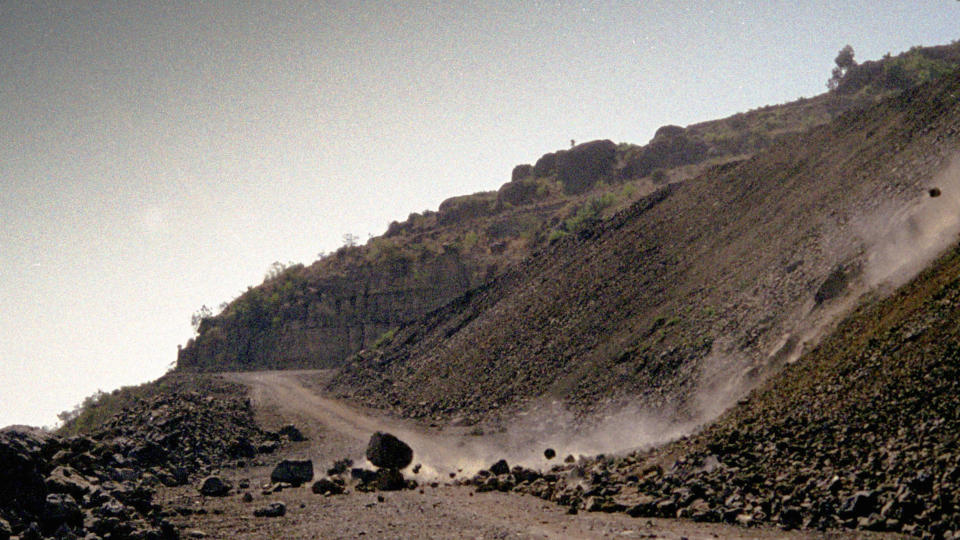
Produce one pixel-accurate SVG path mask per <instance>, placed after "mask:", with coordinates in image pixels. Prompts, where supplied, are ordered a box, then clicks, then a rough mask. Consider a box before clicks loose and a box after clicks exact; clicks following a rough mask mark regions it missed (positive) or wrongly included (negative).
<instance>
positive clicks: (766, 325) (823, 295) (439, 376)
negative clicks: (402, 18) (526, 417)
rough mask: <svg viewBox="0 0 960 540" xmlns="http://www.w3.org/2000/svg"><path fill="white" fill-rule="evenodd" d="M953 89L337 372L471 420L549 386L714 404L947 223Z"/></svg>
mask: <svg viewBox="0 0 960 540" xmlns="http://www.w3.org/2000/svg"><path fill="white" fill-rule="evenodd" d="M958 92H960V75H958V74H957V73H954V74H953V75H951V76H949V77H946V78H943V79H940V80H939V81H938V82H937V83H934V84H930V85H926V86H922V87H920V88H918V89H915V90H910V91H906V92H904V93H902V94H900V95H898V96H896V97H894V98H891V99H888V100H885V101H883V102H881V103H880V104H878V105H876V106H872V107H870V108H867V109H863V110H858V111H854V112H850V113H847V114H844V115H841V116H840V117H838V118H837V119H836V120H835V121H833V122H831V123H830V124H828V125H825V126H822V127H820V128H816V129H813V130H811V131H809V132H806V133H803V134H799V135H794V136H791V137H787V138H784V139H782V140H781V141H780V143H779V144H778V145H776V146H775V147H771V148H770V149H768V150H767V151H764V152H760V153H758V154H757V155H755V156H754V157H752V158H750V159H748V160H744V161H737V162H731V163H727V164H725V165H721V166H717V167H714V168H711V169H708V170H707V171H706V172H704V173H703V174H701V175H700V176H698V177H696V178H694V179H691V180H688V181H685V182H682V183H679V184H673V185H670V186H667V187H664V188H662V189H660V190H658V191H656V192H654V193H653V194H651V195H649V196H647V197H645V198H643V199H641V200H640V201H639V202H638V203H636V204H634V205H632V206H630V207H629V208H627V209H625V210H623V211H621V212H619V213H618V214H617V215H615V216H614V217H613V218H612V219H610V220H607V221H602V222H596V223H593V224H591V225H590V226H588V227H584V228H583V229H582V230H580V231H579V232H578V233H577V234H574V235H569V236H568V237H565V238H563V239H561V240H559V241H557V242H554V243H553V244H551V245H548V246H545V247H544V248H542V249H541V250H540V251H538V252H537V253H536V254H535V255H534V256H532V257H530V258H528V259H525V260H524V261H522V262H521V263H519V264H517V265H515V266H514V267H512V268H511V269H510V270H508V271H507V272H505V273H504V274H502V275H501V276H499V277H498V278H497V279H495V280H493V281H491V282H488V283H487V284H485V285H483V286H481V287H479V288H477V289H474V290H472V291H471V292H470V293H469V294H468V295H465V296H463V297H461V298H460V299H458V300H457V301H456V302H453V303H450V304H447V305H446V306H444V307H443V308H441V309H439V310H437V311H434V312H432V313H430V314H429V315H428V316H426V317H425V318H423V319H422V320H420V321H418V322H416V323H414V324H410V325H407V326H404V327H402V328H401V329H400V330H398V331H397V332H396V333H395V334H393V336H392V339H391V340H389V341H386V342H384V343H381V344H380V346H379V347H376V348H374V349H370V350H367V351H364V352H362V353H361V354H360V355H359V356H358V357H356V358H355V359H354V360H353V361H351V363H350V364H348V365H347V366H346V367H345V368H344V369H343V370H342V371H341V374H340V376H339V377H338V379H337V380H336V381H335V384H334V386H333V388H336V389H338V390H339V391H340V392H341V395H343V396H346V397H351V398H353V399H357V400H360V401H362V402H364V403H368V404H372V405H375V406H378V407H382V408H387V409H393V410H395V411H396V412H398V413H400V414H402V415H407V416H413V417H440V418H448V419H449V418H452V417H461V418H462V419H464V420H465V421H467V422H472V421H476V420H479V419H481V418H483V417H486V416H489V413H490V412H491V411H494V412H495V414H494V416H496V415H497V414H499V413H501V412H503V411H504V410H505V409H509V410H510V411H511V412H518V411H520V410H523V409H524V408H525V407H530V408H543V407H545V406H548V405H549V403H550V402H551V401H553V400H554V399H562V400H565V401H567V402H569V403H571V404H572V405H574V407H575V408H576V409H578V410H599V409H603V408H604V407H605V406H612V407H619V406H620V405H622V404H623V403H632V404H639V405H640V406H642V407H643V408H644V409H647V410H653V411H658V412H659V414H661V415H664V414H666V415H669V416H673V417H676V418H678V419H683V420H690V419H706V418H710V417H711V416H714V415H716V414H718V413H719V412H721V411H722V410H723V409H724V408H725V406H726V405H729V404H731V403H732V402H733V401H734V400H735V399H736V398H737V397H738V396H739V395H740V393H741V392H743V391H744V390H745V389H747V388H749V387H750V386H752V385H753V384H756V382H758V381H760V380H762V378H763V377H764V376H765V373H768V372H774V371H776V370H777V369H779V367H781V366H782V365H783V364H784V363H785V362H787V361H789V360H792V359H794V358H796V357H797V356H799V354H800V353H801V352H803V350H804V348H805V346H806V345H807V344H808V343H812V342H814V341H815V339H816V338H817V336H818V335H819V334H820V333H821V332H822V331H823V330H824V329H826V328H829V327H830V325H831V324H832V323H833V322H834V321H835V320H836V317H837V316H839V315H841V314H843V313H844V312H845V311H847V310H848V309H850V308H852V307H854V306H855V305H856V303H857V302H858V301H859V300H860V297H861V295H863V294H865V293H868V292H870V291H871V290H873V288H874V287H875V286H877V285H879V284H881V283H883V282H884V281H886V280H887V279H888V278H899V279H903V278H904V276H905V275H906V274H905V273H904V271H906V270H909V269H905V268H900V265H901V262H904V261H910V262H913V263H916V265H922V264H923V263H924V261H926V260H929V258H930V257H931V256H932V255H934V254H935V253H936V252H937V250H938V249H943V248H944V247H945V244H944V243H943V242H944V240H943V238H944V235H945V237H946V238H948V239H949V238H950V236H951V235H952V234H955V233H956V232H957V230H958V229H957V223H956V220H955V219H954V218H953V217H952V216H955V215H956V213H957V210H958V206H957V199H956V198H955V197H954V196H953V195H952V193H954V192H955V191H956V189H958V186H960V179H958V178H957V175H956V173H955V172H953V171H948V170H947V168H948V165H949V164H950V161H951V159H952V158H953V157H954V156H955V155H956V154H957V150H958V130H957V127H956V126H957V125H958V122H960V103H958V101H957V99H956V97H955V96H956V95H957V93H958ZM933 186H938V187H940V188H941V189H942V191H943V193H946V194H947V195H946V196H943V197H938V198H932V197H930V196H929V195H928V193H927V189H928V188H930V187H933ZM920 267H921V266H915V267H913V268H912V269H913V270H914V271H916V270H919V269H920Z"/></svg>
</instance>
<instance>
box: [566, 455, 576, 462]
mask: <svg viewBox="0 0 960 540" xmlns="http://www.w3.org/2000/svg"><path fill="white" fill-rule="evenodd" d="M576 460H577V458H575V457H573V454H567V457H565V458H563V462H564V463H573V462H574V461H576Z"/></svg>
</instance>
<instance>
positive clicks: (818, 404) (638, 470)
mask: <svg viewBox="0 0 960 540" xmlns="http://www.w3.org/2000/svg"><path fill="white" fill-rule="evenodd" d="M957 276H960V249H955V250H954V251H952V252H950V253H948V254H947V255H946V256H944V257H943V258H942V259H941V260H940V261H939V262H938V263H937V264H936V265H934V266H933V267H931V268H930V269H928V270H927V271H925V272H924V273H923V274H922V275H921V276H920V277H919V278H918V279H917V280H915V281H914V282H912V283H910V284H909V285H907V286H906V287H904V288H902V289H901V290H900V291H898V292H897V293H896V294H894V295H893V296H892V297H890V298H887V299H885V300H883V301H875V302H872V303H871V304H869V305H867V306H865V307H863V308H861V309H860V310H858V311H857V312H856V313H855V314H853V315H852V316H851V317H850V318H848V319H847V320H846V321H845V322H844V323H843V324H842V325H841V326H840V327H839V329H838V331H837V332H836V333H834V334H833V335H831V336H830V337H829V338H828V339H826V340H825V341H824V342H823V343H822V344H821V345H820V346H819V347H818V348H816V349H815V350H813V351H812V352H811V353H810V354H809V355H806V356H804V357H803V358H802V359H801V360H800V361H798V362H797V363H796V364H792V365H790V366H789V367H788V368H787V369H786V370H785V371H784V372H783V373H782V374H781V375H780V376H778V377H776V378H774V379H772V380H771V381H770V382H769V383H768V384H766V385H765V386H764V387H762V388H760V389H758V390H757V391H755V392H753V393H752V394H751V395H750V396H749V397H748V398H747V399H746V400H744V401H743V402H741V403H740V404H739V405H738V406H736V407H735V408H734V409H732V410H731V411H729V412H728V413H727V414H726V415H725V416H724V417H723V418H721V419H720V421H719V422H717V423H716V424H714V425H712V426H710V427H708V428H706V429H705V430H703V431H702V432H701V433H699V434H697V435H695V436H692V437H690V438H684V439H682V440H680V441H677V442H675V443H673V444H670V445H667V446H666V447H663V448H660V449H656V450H651V451H645V452H635V453H632V454H628V455H617V456H606V457H602V456H601V457H593V458H589V459H584V460H577V461H575V462H573V463H565V464H560V465H558V466H557V467H556V468H554V469H552V470H551V471H550V472H549V473H548V474H544V475H541V474H539V473H536V472H532V471H528V470H524V469H522V468H516V469H510V470H509V472H508V471H506V470H502V469H501V470H500V471H494V472H490V471H486V472H484V473H483V474H482V475H478V476H476V477H474V478H473V479H471V480H470V482H469V483H471V484H472V485H475V486H476V487H477V488H478V489H480V490H509V491H522V492H524V493H531V494H534V495H537V496H539V497H542V498H545V499H548V500H551V501H554V502H557V503H560V504H563V505H566V506H569V507H570V508H571V509H575V510H578V511H584V510H586V511H603V512H607V511H612V512H626V513H628V514H630V515H635V516H661V517H662V516H671V517H672V516H681V517H688V518H690V519H693V520H695V521H705V522H726V523H738V524H742V525H751V524H755V523H761V522H762V523H770V524H776V525H778V526H781V527H783V528H785V529H794V528H803V529H815V530H827V529H851V530H857V531H890V532H898V533H903V534H907V535H911V536H918V537H922V538H945V539H950V538H958V537H960V452H958V448H957V434H958V433H960V417H958V413H957V411H960V332H958V328H960V280H958V278H957ZM496 473H499V474H496Z"/></svg>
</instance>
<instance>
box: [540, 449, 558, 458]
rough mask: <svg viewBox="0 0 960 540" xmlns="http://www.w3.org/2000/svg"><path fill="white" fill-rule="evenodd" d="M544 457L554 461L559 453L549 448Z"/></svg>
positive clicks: (544, 452)
mask: <svg viewBox="0 0 960 540" xmlns="http://www.w3.org/2000/svg"><path fill="white" fill-rule="evenodd" d="M543 457H545V458H547V459H553V458H555V457H557V451H556V450H554V449H553V448H547V449H546V450H544V451H543Z"/></svg>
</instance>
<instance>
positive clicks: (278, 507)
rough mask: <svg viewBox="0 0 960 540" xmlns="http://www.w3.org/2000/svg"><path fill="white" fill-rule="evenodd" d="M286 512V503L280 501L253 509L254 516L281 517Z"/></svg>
mask: <svg viewBox="0 0 960 540" xmlns="http://www.w3.org/2000/svg"><path fill="white" fill-rule="evenodd" d="M286 513H287V505H285V504H283V503H282V502H275V503H270V504H269V505H267V506H265V507H263V508H257V509H256V510H254V511H253V515H254V516H255V517H282V516H283V515H285V514H286Z"/></svg>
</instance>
